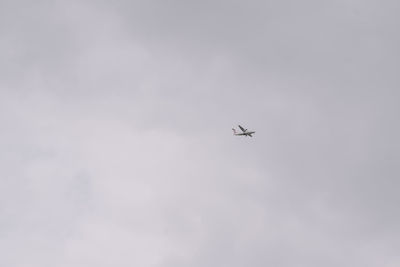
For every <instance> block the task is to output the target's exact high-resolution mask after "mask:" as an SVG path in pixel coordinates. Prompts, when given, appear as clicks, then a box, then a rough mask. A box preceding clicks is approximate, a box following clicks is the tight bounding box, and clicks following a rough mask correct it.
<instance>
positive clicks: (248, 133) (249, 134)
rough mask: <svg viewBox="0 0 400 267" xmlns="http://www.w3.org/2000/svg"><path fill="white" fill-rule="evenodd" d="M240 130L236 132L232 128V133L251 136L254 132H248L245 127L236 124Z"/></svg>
mask: <svg viewBox="0 0 400 267" xmlns="http://www.w3.org/2000/svg"><path fill="white" fill-rule="evenodd" d="M238 126H239V128H240V130H242V132H241V133H238V132H236V129H235V128H232V131H233V135H243V136H250V137H253V136H252V134H255V133H256V132H248V131H247V129H245V128H243V127H242V126H240V125H238Z"/></svg>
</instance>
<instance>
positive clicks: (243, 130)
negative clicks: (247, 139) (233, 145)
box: [239, 125, 247, 132]
mask: <svg viewBox="0 0 400 267" xmlns="http://www.w3.org/2000/svg"><path fill="white" fill-rule="evenodd" d="M239 128H240V130H242V132H245V131H247V129H245V128H243V127H242V126H240V125H239Z"/></svg>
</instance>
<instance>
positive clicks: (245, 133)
mask: <svg viewBox="0 0 400 267" xmlns="http://www.w3.org/2000/svg"><path fill="white" fill-rule="evenodd" d="M255 133H256V132H244V133H236V134H235V135H245V136H250V137H251V135H252V134H255Z"/></svg>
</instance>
